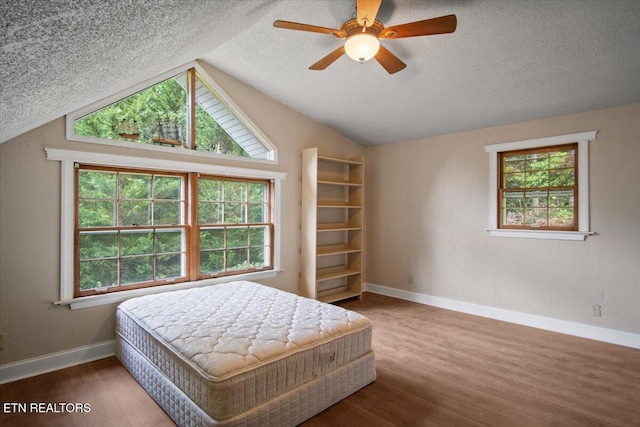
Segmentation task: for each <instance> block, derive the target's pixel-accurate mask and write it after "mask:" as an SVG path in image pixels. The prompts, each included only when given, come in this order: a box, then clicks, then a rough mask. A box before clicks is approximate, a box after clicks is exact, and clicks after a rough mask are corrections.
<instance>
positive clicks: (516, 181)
mask: <svg viewBox="0 0 640 427" xmlns="http://www.w3.org/2000/svg"><path fill="white" fill-rule="evenodd" d="M523 187H524V173H510V174H505V175H504V188H523Z"/></svg>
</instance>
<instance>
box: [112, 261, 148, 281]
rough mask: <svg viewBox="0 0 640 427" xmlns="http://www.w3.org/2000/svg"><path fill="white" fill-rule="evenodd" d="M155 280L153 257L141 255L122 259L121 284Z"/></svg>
mask: <svg viewBox="0 0 640 427" xmlns="http://www.w3.org/2000/svg"><path fill="white" fill-rule="evenodd" d="M152 280H153V257H152V256H141V257H131V258H122V259H121V260H120V281H121V284H123V285H126V284H129V283H138V282H150V281H152Z"/></svg>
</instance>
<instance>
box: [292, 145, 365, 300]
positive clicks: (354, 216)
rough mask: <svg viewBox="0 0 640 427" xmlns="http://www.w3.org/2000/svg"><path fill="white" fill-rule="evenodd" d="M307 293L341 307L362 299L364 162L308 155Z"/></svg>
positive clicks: (304, 188)
mask: <svg viewBox="0 0 640 427" xmlns="http://www.w3.org/2000/svg"><path fill="white" fill-rule="evenodd" d="M301 231H302V245H301V251H302V260H301V267H302V273H301V282H302V283H301V293H302V295H303V296H305V297H308V298H314V299H318V300H321V301H324V302H335V301H339V300H343V299H347V298H354V297H358V298H361V297H362V284H363V282H364V277H363V275H364V159H363V158H362V157H355V158H351V159H341V158H336V157H328V156H321V155H319V154H318V149H317V148H309V149H307V150H304V151H303V153H302V230H301Z"/></svg>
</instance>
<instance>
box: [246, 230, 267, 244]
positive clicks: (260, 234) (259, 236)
mask: <svg viewBox="0 0 640 427" xmlns="http://www.w3.org/2000/svg"><path fill="white" fill-rule="evenodd" d="M268 236H269V228H268V227H251V230H250V231H249V239H251V240H250V242H251V246H263V245H264V244H265V242H268V241H269V237H268Z"/></svg>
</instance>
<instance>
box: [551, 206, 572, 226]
mask: <svg viewBox="0 0 640 427" xmlns="http://www.w3.org/2000/svg"><path fill="white" fill-rule="evenodd" d="M573 222H574V210H573V208H562V209H555V208H551V209H549V225H552V226H556V227H573Z"/></svg>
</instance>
